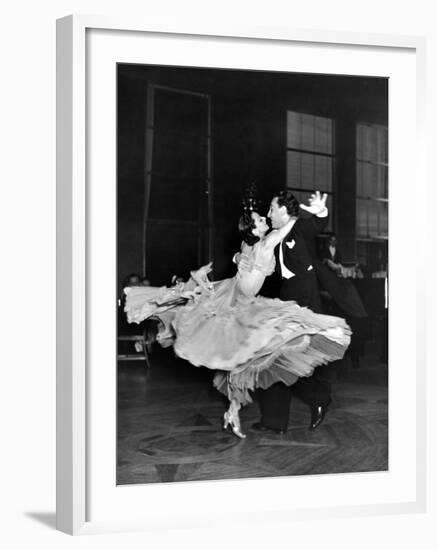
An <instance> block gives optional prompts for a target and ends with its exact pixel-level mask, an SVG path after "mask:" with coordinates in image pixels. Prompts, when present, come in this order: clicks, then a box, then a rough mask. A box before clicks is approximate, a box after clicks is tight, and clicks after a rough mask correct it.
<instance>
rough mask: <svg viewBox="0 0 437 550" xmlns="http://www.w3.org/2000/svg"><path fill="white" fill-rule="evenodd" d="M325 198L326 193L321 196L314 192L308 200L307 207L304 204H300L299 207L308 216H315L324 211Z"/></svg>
mask: <svg viewBox="0 0 437 550" xmlns="http://www.w3.org/2000/svg"><path fill="white" fill-rule="evenodd" d="M327 198H328V195H327V194H326V193H323V195H321V194H320V191H315V192H314V193H313V194H312V195H311V197H310V198H309V199H308V203H309V204H308V206H307V205H306V204H300V205H299V206H300V207H301V208H302V209H303V210H306V211H307V212H309V213H310V214H315V215H317V214H320V213H322V212H324V211H325V210H326V200H327Z"/></svg>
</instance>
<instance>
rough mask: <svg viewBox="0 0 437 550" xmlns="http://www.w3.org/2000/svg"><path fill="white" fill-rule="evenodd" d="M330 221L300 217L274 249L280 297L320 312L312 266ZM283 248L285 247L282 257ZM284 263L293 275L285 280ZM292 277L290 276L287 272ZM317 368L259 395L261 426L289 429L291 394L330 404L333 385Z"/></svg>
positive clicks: (307, 399)
mask: <svg viewBox="0 0 437 550" xmlns="http://www.w3.org/2000/svg"><path fill="white" fill-rule="evenodd" d="M327 222H328V218H327V217H325V218H318V217H316V216H311V217H310V218H298V219H297V220H296V223H295V224H294V225H293V227H292V229H291V231H290V232H289V234H288V235H287V236H286V237H285V238H284V239H283V241H282V243H280V244H279V245H278V246H277V247H276V249H275V257H276V272H277V275H279V276H280V277H281V283H280V290H279V298H280V299H281V300H284V301H291V300H293V301H295V302H297V303H298V304H299V305H300V306H302V307H309V308H310V309H312V310H313V311H315V312H317V313H320V312H321V309H322V308H321V301H320V293H319V288H318V285H317V278H316V272H315V269H314V266H313V258H314V251H313V248H312V247H313V246H314V238H315V236H316V235H317V234H318V233H320V231H322V230H323V229H324V228H325V227H326V224H327ZM280 247H282V254H281V250H280ZM281 257H282V264H283V265H284V266H285V267H286V269H287V270H288V272H290V273H292V274H293V276H291V277H290V278H288V279H286V278H284V277H283V275H284V273H283V270H282V268H281ZM287 275H289V273H287ZM321 370H323V369H322V368H321V369H316V371H315V373H314V374H313V376H310V377H308V378H300V379H299V380H298V381H297V382H296V383H295V384H294V385H293V386H286V385H285V384H283V383H282V382H278V383H276V384H273V385H272V386H271V387H270V388H268V389H267V390H260V391H259V392H258V398H259V406H260V411H261V424H263V425H264V426H266V427H268V428H273V429H279V430H285V429H287V426H288V417H289V413H290V402H291V394H292V393H293V394H296V395H298V396H299V397H300V398H301V399H302V400H303V401H304V402H306V403H307V404H309V405H310V407H317V406H319V405H326V404H327V403H329V401H330V386H329V384H328V383H327V382H326V381H324V380H323V377H322V376H320V374H319V371H321Z"/></svg>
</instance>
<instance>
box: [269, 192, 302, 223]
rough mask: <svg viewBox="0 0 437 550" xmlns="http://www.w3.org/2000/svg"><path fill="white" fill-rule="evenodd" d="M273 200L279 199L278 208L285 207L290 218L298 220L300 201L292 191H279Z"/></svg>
mask: <svg viewBox="0 0 437 550" xmlns="http://www.w3.org/2000/svg"><path fill="white" fill-rule="evenodd" d="M273 198H276V199H277V201H278V206H285V208H286V209H287V212H288V215H289V216H291V217H292V218H297V216H298V215H299V201H298V200H297V199H296V197H295V196H294V195H293V193H292V192H291V191H288V190H285V191H279V193H276V195H274V197H273Z"/></svg>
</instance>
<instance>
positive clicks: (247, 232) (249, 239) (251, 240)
mask: <svg viewBox="0 0 437 550" xmlns="http://www.w3.org/2000/svg"><path fill="white" fill-rule="evenodd" d="M253 229H255V222H254V221H253V219H252V212H251V211H246V212H243V214H242V215H241V217H240V219H239V220H238V231H239V232H240V236H241V238H242V239H243V241H244V242H245V243H247V244H248V245H249V246H253V245H254V244H255V243H256V242H258V241H259V237H257V236H256V235H254V234H253V233H252V230H253Z"/></svg>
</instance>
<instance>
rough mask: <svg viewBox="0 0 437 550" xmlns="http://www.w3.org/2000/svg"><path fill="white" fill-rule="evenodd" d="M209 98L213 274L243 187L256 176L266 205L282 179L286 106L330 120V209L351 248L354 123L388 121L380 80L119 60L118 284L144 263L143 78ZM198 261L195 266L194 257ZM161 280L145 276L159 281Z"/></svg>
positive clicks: (233, 233)
mask: <svg viewBox="0 0 437 550" xmlns="http://www.w3.org/2000/svg"><path fill="white" fill-rule="evenodd" d="M148 82H151V83H154V84H161V85H167V86H172V87H178V88H182V89H188V90H191V91H198V92H203V93H208V94H210V95H211V98H212V136H213V142H212V143H213V147H212V179H213V199H214V228H213V230H214V245H213V257H214V266H215V272H214V275H215V277H216V278H222V277H225V276H230V275H232V273H233V266H232V263H231V261H230V259H231V256H232V253H233V251H235V250H236V249H237V248H238V247H239V244H240V243H239V238H238V234H237V230H236V226H237V220H238V216H239V214H240V210H241V198H242V195H243V189H244V187H245V185H247V184H248V183H249V182H251V181H254V180H255V181H256V182H257V186H258V193H259V197H260V199H261V200H262V202H263V204H264V208H265V211H266V210H267V208H268V203H269V201H270V198H271V195H272V193H273V191H275V190H278V189H282V188H283V187H284V186H285V179H286V111H287V110H298V111H303V112H308V113H312V114H316V115H321V116H329V117H332V118H334V119H335V121H336V122H335V123H336V152H337V163H336V167H337V173H336V189H335V192H336V195H335V196H336V209H335V211H336V219H335V220H334V228H335V230H336V231H337V233H338V238H339V243H340V247H341V249H342V252H343V257H344V259H345V260H349V259H351V260H352V259H354V258H355V210H354V205H355V160H354V159H355V124H356V122H357V121H364V122H374V123H382V124H387V81H386V80H384V79H376V78H366V77H345V76H336V77H332V76H314V75H302V74H296V75H294V74H284V73H264V72H257V71H231V70H210V69H189V68H187V69H181V68H174V67H148V66H136V65H120V66H119V69H118V262H119V284H120V285H121V280H122V279H123V277H124V276H125V275H127V274H128V273H130V272H137V273H141V271H142V247H143V243H142V232H143V209H144V182H145V177H144V170H145V167H144V158H145V115H146V113H145V109H146V101H147V84H148ZM193 267H196V266H193ZM166 282H167V281H152V284H163V283H166Z"/></svg>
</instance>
